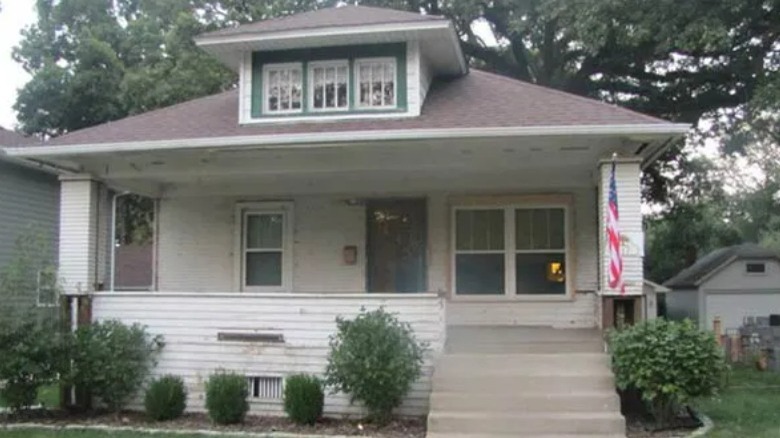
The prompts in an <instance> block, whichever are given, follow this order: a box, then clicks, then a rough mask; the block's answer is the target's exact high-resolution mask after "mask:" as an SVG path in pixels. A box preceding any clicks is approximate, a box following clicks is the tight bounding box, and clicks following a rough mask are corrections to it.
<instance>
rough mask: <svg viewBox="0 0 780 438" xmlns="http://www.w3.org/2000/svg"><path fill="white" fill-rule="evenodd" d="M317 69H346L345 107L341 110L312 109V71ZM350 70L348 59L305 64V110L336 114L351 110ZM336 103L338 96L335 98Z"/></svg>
mask: <svg viewBox="0 0 780 438" xmlns="http://www.w3.org/2000/svg"><path fill="white" fill-rule="evenodd" d="M317 67H326V68H327V67H346V69H347V79H346V82H345V84H346V86H347V106H345V107H342V108H338V107H336V108H315V107H314V69H315V68H317ZM351 72H352V68H351V66H350V62H349V59H333V60H327V61H310V62H307V63H306V76H307V78H306V87H307V88H306V105H307V106H306V109H307V110H308V112H311V113H338V112H346V111H350V110H351V109H352V101H351V99H352V93H351V92H350V88H352V87H350V82H351V81H350V76H351ZM336 100H337V101H338V95H337V96H336Z"/></svg>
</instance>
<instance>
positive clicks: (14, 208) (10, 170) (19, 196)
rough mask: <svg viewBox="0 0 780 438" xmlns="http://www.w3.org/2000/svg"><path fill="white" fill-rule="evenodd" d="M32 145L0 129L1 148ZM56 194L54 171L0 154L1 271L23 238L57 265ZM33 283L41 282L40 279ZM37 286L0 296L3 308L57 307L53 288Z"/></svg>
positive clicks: (6, 266)
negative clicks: (32, 241) (32, 288)
mask: <svg viewBox="0 0 780 438" xmlns="http://www.w3.org/2000/svg"><path fill="white" fill-rule="evenodd" d="M32 143H35V140H32V139H30V138H27V137H23V136H22V135H20V134H17V133H15V132H13V131H8V130H6V129H3V128H0V146H3V147H20V146H21V147H26V146H27V145H30V144H32ZM59 191H60V184H59V180H58V179H57V175H56V171H55V170H54V169H53V168H51V167H49V166H46V165H43V164H41V163H35V162H31V161H27V160H24V159H19V158H15V157H10V156H8V155H6V154H4V153H2V152H0V272H3V270H5V269H7V268H8V265H9V264H10V263H12V262H13V261H14V260H15V259H16V258H17V242H18V241H19V240H20V239H22V238H24V237H27V238H31V239H32V238H34V239H36V240H37V241H38V242H37V243H36V244H35V245H42V246H43V247H42V248H41V251H43V252H44V254H38V253H36V255H41V256H42V257H46V258H49V259H50V263H52V264H53V263H55V262H56V259H57V252H56V251H57V232H58V216H59V200H60V195H59ZM28 249H29V250H35V251H38V249H37V248H28ZM38 277H40V273H39V275H38ZM35 283H40V278H38V279H36V281H35ZM44 283H45V281H44ZM40 286H41V285H40V284H36V286H34V290H30V291H24V292H14V293H13V294H11V295H10V296H2V297H0V300H3V305H4V306H3V307H7V308H8V309H15V308H19V309H21V308H26V307H32V306H35V305H41V306H48V305H54V304H56V301H55V299H56V294H55V293H53V292H54V291H53V290H52V288H50V287H46V285H45V284H44V285H43V287H40ZM31 287H32V286H31ZM4 295H5V294H4ZM9 303H10V304H11V305H10V306H9V305H8V304H9Z"/></svg>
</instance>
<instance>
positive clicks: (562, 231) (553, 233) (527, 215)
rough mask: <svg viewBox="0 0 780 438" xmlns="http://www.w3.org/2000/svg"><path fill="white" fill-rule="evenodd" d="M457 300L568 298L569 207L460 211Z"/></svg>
mask: <svg viewBox="0 0 780 438" xmlns="http://www.w3.org/2000/svg"><path fill="white" fill-rule="evenodd" d="M453 220H454V222H455V223H454V240H455V242H454V249H455V251H454V255H453V257H454V260H453V265H454V266H453V271H454V284H455V293H456V294H457V295H496V296H503V295H510V296H511V295H565V294H566V290H567V289H566V281H567V276H566V255H567V232H566V230H567V225H566V224H567V208H566V207H565V206H549V207H548V206H544V207H526V206H502V207H462V208H461V207H456V208H455V211H454V215H453Z"/></svg>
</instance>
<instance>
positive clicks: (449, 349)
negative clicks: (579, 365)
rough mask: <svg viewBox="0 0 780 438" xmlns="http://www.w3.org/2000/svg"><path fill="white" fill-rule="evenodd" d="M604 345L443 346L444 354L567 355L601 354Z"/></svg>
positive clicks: (456, 342) (451, 343) (458, 343)
mask: <svg viewBox="0 0 780 438" xmlns="http://www.w3.org/2000/svg"><path fill="white" fill-rule="evenodd" d="M603 352H604V343H603V342H602V341H600V340H598V341H594V340H587V341H582V342H552V343H539V342H526V341H520V340H518V341H507V342H475V343H470V342H468V341H464V340H449V339H448V340H447V343H446V345H445V346H444V353H445V354H457V353H467V354H469V353H470V354H474V353H481V354H488V355H490V354H568V353H603Z"/></svg>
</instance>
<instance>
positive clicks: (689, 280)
mask: <svg viewBox="0 0 780 438" xmlns="http://www.w3.org/2000/svg"><path fill="white" fill-rule="evenodd" d="M740 259H777V260H780V254H778V253H777V252H775V251H773V250H770V249H768V248H764V247H762V246H759V245H756V244H755V243H743V244H741V245H733V246H727V247H724V248H719V249H716V250H715V251H712V252H710V253H709V254H707V255H705V256H704V257H701V258H700V259H698V260H696V262H695V263H694V264H692V265H691V266H689V267H687V268H685V269H683V270H682V271H680V272H679V273H678V274H677V275H675V276H674V277H672V278H670V279H669V280H666V281H665V282H664V286H666V287H669V288H671V289H686V288H697V287H698V286H699V284H700V283H701V281H702V280H704V278H706V277H707V276H709V275H710V274H712V273H714V272H716V271H718V270H720V269H721V268H723V267H724V266H725V265H726V264H728V263H729V262H731V261H734V260H740Z"/></svg>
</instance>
